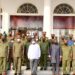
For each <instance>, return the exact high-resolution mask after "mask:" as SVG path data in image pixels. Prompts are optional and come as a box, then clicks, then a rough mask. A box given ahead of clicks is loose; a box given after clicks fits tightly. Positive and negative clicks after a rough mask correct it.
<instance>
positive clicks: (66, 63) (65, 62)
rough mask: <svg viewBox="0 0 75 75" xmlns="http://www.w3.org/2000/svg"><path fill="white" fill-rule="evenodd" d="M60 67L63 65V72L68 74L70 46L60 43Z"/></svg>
mask: <svg viewBox="0 0 75 75" xmlns="http://www.w3.org/2000/svg"><path fill="white" fill-rule="evenodd" d="M61 49H62V67H63V74H69V72H70V53H71V51H72V50H71V47H70V46H67V45H62V46H61Z"/></svg>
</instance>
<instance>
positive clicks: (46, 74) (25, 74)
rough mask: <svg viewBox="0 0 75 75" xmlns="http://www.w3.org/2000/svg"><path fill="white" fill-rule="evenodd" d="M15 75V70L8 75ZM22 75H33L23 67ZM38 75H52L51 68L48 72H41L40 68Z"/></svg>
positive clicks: (61, 74)
mask: <svg viewBox="0 0 75 75" xmlns="http://www.w3.org/2000/svg"><path fill="white" fill-rule="evenodd" d="M14 73H15V71H14V70H11V71H8V75H14ZM22 75H31V71H30V70H25V67H22ZM37 75H52V71H51V68H48V70H46V71H40V70H39V68H38V71H37ZM60 75H63V73H62V71H60ZM71 75H72V74H71Z"/></svg>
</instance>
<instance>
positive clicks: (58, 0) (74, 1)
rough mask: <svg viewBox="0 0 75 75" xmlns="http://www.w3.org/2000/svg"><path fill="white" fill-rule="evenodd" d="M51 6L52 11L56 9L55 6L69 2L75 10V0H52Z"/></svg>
mask: <svg viewBox="0 0 75 75" xmlns="http://www.w3.org/2000/svg"><path fill="white" fill-rule="evenodd" d="M51 3H52V5H51V7H52V12H53V11H54V9H55V7H56V6H57V5H59V4H61V3H67V4H69V5H71V6H72V7H73V9H74V10H75V0H51Z"/></svg>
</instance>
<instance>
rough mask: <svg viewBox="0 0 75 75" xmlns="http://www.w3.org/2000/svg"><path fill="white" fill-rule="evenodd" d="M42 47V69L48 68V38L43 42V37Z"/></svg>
mask: <svg viewBox="0 0 75 75" xmlns="http://www.w3.org/2000/svg"><path fill="white" fill-rule="evenodd" d="M40 49H41V58H40V66H41V68H42V69H47V57H48V49H49V42H48V39H47V38H46V39H45V42H43V40H42V39H41V41H40Z"/></svg>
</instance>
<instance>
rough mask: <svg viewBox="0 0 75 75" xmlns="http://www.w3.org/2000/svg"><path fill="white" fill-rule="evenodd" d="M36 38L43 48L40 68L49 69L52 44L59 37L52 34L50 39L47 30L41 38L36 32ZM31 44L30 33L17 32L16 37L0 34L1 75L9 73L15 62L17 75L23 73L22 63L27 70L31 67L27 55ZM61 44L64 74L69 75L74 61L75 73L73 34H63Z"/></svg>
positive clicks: (74, 74)
mask: <svg viewBox="0 0 75 75" xmlns="http://www.w3.org/2000/svg"><path fill="white" fill-rule="evenodd" d="M34 39H35V41H36V42H37V43H38V44H39V45H40V49H41V58H40V63H39V66H40V67H41V68H40V70H47V60H48V55H49V50H50V47H51V44H52V43H53V42H55V40H57V37H56V36H55V35H54V34H52V35H51V39H48V38H47V37H46V32H43V33H42V37H41V38H39V37H38V33H34ZM57 42H58V41H57ZM30 44H31V36H30V34H29V33H27V34H26V35H25V34H22V35H19V34H17V35H16V36H15V37H14V36H12V35H11V34H9V35H8V36H7V35H6V34H3V35H0V75H4V74H6V73H7V70H8V69H10V66H11V63H13V66H14V67H13V69H14V70H15V75H17V74H19V75H21V66H22V65H26V70H28V69H30V65H29V60H28V57H27V52H28V48H29V45H30ZM59 46H60V49H61V52H62V53H61V56H60V58H59V59H60V62H61V61H62V67H63V74H64V75H66V74H67V75H69V73H70V62H71V61H72V70H73V75H75V43H74V40H73V36H72V35H70V36H69V37H65V36H61V38H60V41H59ZM50 59H51V58H50ZM58 67H59V66H58Z"/></svg>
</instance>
